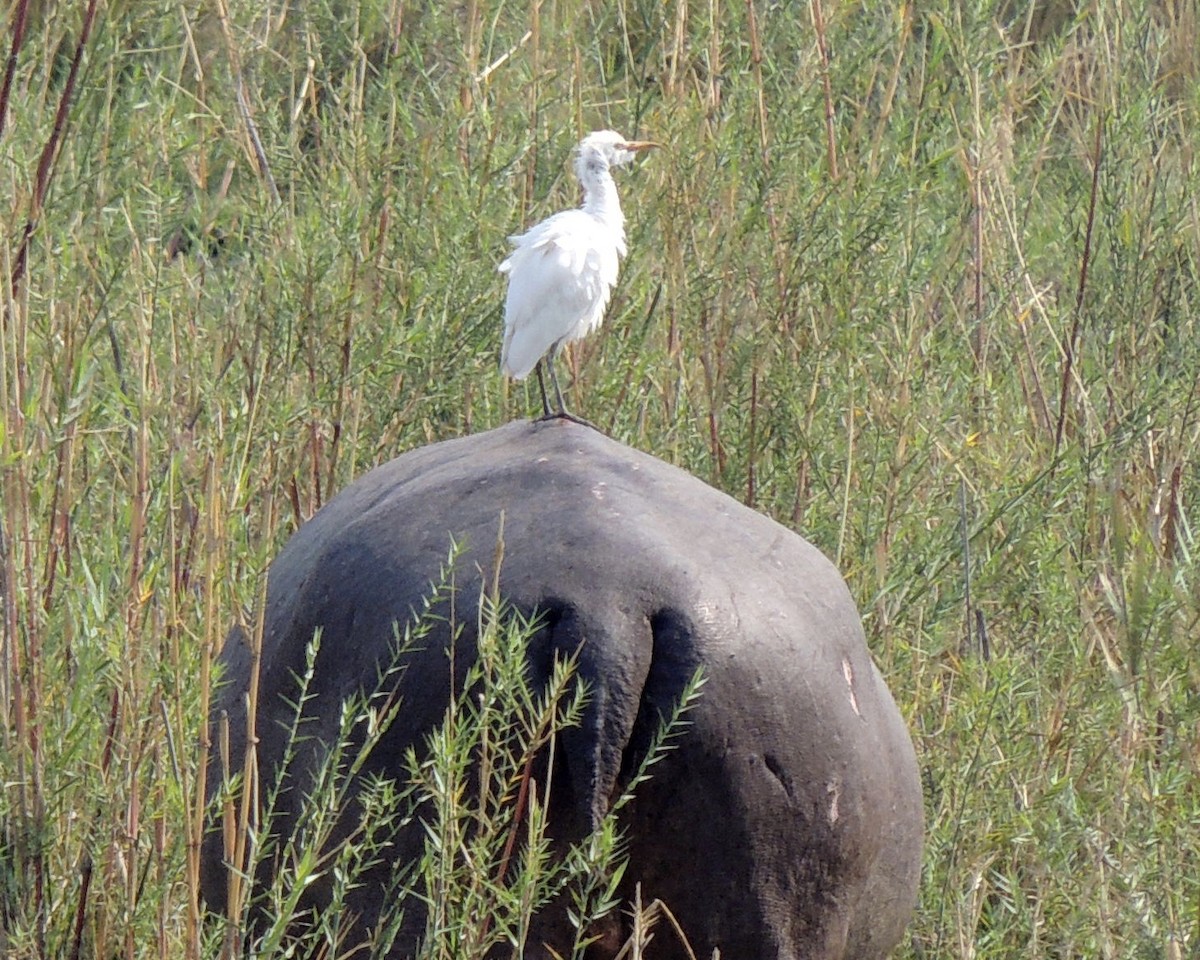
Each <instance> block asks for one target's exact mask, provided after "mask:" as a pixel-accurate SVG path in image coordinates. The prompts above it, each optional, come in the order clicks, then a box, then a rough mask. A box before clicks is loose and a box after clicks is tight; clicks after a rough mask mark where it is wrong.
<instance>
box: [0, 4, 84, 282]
mask: <svg viewBox="0 0 1200 960" xmlns="http://www.w3.org/2000/svg"><path fill="white" fill-rule="evenodd" d="M19 15H20V14H19V13H18V16H19ZM95 19H96V0H88V5H87V11H86V12H85V13H84V15H83V26H82V27H81V28H80V31H79V40H78V42H76V44H75V55H74V56H73V57H72V58H71V69H70V71H69V72H68V73H67V81H66V83H64V84H63V92H62V96H60V97H59V98H58V110H57V111H56V112H55V114H54V128H53V129H52V130H51V131H50V139H48V140H47V141H46V146H45V147H43V148H42V155H41V157H40V158H39V159H38V165H37V174H36V176H35V177H34V182H33V198H32V199H31V200H30V203H29V219H28V220H26V221H25V231H24V233H23V234H22V235H21V245H20V247H18V248H17V257H16V262H15V263H14V264H13V268H12V278H11V280H10V286H11V287H12V291H13V295H14V296H16V292H17V290H18V288H19V287H20V285H21V278H22V277H23V276H24V275H25V265H26V263H27V262H28V260H29V241H30V240H31V239H32V237H33V231H34V230H36V229H37V223H38V218H39V216H40V215H41V212H42V202H43V201H44V200H45V199H46V190H47V188H48V187H49V185H50V171H51V168H52V167H53V165H54V158H55V156H56V155H57V153H58V145H59V143H61V142H62V136H63V133H64V132H66V129H67V117H68V115H69V114H70V109H71V96H72V94H74V92H75V81H76V79H77V78H78V76H79V64H80V62H81V61H82V60H83V50H84V47H86V46H87V42H88V37H90V36H91V33H92V23H93V22H94V21H95ZM5 95H6V96H7V90H6V92H5ZM5 106H7V103H6V104H5ZM0 116H2V115H0Z"/></svg>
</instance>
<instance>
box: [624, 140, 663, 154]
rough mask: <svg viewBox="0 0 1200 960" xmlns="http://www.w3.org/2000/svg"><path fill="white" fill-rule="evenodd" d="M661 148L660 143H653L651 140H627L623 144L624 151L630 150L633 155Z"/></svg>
mask: <svg viewBox="0 0 1200 960" xmlns="http://www.w3.org/2000/svg"><path fill="white" fill-rule="evenodd" d="M661 146H662V144H661V143H655V142H654V141H653V140H629V141H627V142H626V143H625V149H626V150H632V151H633V152H634V153H637V152H638V151H639V150H653V149H655V148H656V147H661Z"/></svg>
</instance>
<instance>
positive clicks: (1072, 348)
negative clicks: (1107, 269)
mask: <svg viewBox="0 0 1200 960" xmlns="http://www.w3.org/2000/svg"><path fill="white" fill-rule="evenodd" d="M1103 143H1104V116H1103V114H1101V115H1100V116H1098V117H1097V118H1096V142H1095V145H1094V146H1093V148H1092V191H1091V195H1090V196H1089V198H1088V215H1087V231H1086V232H1085V234H1084V237H1083V255H1082V257H1081V258H1080V262H1079V287H1078V289H1077V290H1076V292H1075V315H1074V317H1073V318H1072V320H1071V335H1070V337H1069V338H1068V339H1067V342H1066V343H1065V344H1064V349H1065V354H1064V356H1063V372H1062V387H1061V389H1060V390H1059V396H1058V423H1057V424H1056V426H1055V428H1054V456H1055V458H1056V459H1057V457H1058V451H1059V448H1060V447H1061V445H1062V435H1063V424H1064V422H1065V421H1066V417H1067V403H1068V401H1069V400H1070V390H1071V373H1072V370H1073V368H1074V364H1075V352H1076V350H1077V349H1078V346H1079V328H1080V324H1081V322H1082V320H1083V298H1084V295H1085V294H1086V293H1087V278H1088V266H1089V265H1090V264H1091V261H1092V228H1093V227H1094V226H1095V222H1096V197H1097V195H1098V194H1099V193H1100V161H1101V148H1102V146H1103Z"/></svg>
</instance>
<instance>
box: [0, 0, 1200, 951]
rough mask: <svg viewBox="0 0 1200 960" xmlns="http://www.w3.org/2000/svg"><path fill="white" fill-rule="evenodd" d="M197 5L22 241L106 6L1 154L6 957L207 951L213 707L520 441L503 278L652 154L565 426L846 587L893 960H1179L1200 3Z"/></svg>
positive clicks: (38, 20) (142, 6)
mask: <svg viewBox="0 0 1200 960" xmlns="http://www.w3.org/2000/svg"><path fill="white" fill-rule="evenodd" d="M197 6H201V5H194V4H183V3H172V2H167V0H146V2H138V3H132V2H127V0H125V2H123V0H112V2H110V3H108V4H102V5H100V7H99V8H98V9H99V13H98V17H97V20H96V22H95V25H94V27H93V29H92V32H91V36H90V37H89V39H88V41H87V44H86V48H85V50H84V54H83V59H82V61H81V67H80V70H79V74H78V79H77V82H76V84H75V87H74V90H73V93H72V95H71V97H70V100H69V104H68V105H69V108H70V109H69V114H68V122H67V125H66V126H65V127H64V128H62V129H61V138H60V141H59V148H58V150H57V153H56V155H55V157H54V162H53V166H52V167H50V168H48V176H47V179H46V190H45V193H44V202H43V203H42V204H41V206H40V209H35V200H36V198H37V195H38V193H39V188H38V185H37V169H38V160H39V157H40V156H41V155H42V153H43V150H44V148H45V145H46V144H47V142H48V141H50V140H51V138H52V133H53V131H54V130H55V128H56V124H55V113H56V111H57V109H58V107H59V103H60V100H61V98H62V97H63V95H64V91H65V90H66V83H67V76H68V73H69V68H70V63H71V58H72V55H73V52H74V49H75V43H76V39H77V38H78V36H79V31H80V23H81V17H82V16H83V13H82V10H81V9H80V7H81V5H79V4H62V3H52V2H39V3H31V4H29V8H30V10H29V13H30V16H29V24H28V28H27V34H26V38H25V43H24V45H23V47H22V49H21V51H20V55H19V57H18V58H17V61H16V71H15V75H14V77H15V79H14V85H13V93H12V97H11V100H10V102H9V104H8V109H7V114H6V116H5V126H4V129H3V133H2V135H0V161H2V162H0V207H2V208H3V209H4V210H5V211H6V212H7V216H6V217H5V223H6V226H5V228H4V230H3V231H0V274H2V275H3V276H4V277H6V278H7V277H11V276H12V275H13V272H14V270H15V268H16V264H17V262H18V259H19V257H20V253H21V249H22V242H23V241H22V237H23V235H24V233H25V225H26V223H27V221H29V222H32V223H33V229H32V232H31V233H30V240H29V245H28V250H27V257H28V259H27V267H26V269H25V271H24V275H23V276H22V277H21V279H20V282H19V283H17V284H15V286H14V285H13V284H10V283H5V285H4V286H3V287H2V288H0V289H2V290H3V292H4V297H3V300H2V301H0V310H2V327H0V354H2V357H0V397H2V400H0V404H2V410H3V414H2V418H0V470H2V472H0V487H2V497H3V512H2V518H3V519H2V525H0V532H2V534H3V542H2V544H0V553H2V556H3V568H2V576H0V588H2V590H0V592H2V595H3V613H4V616H3V625H4V626H3V630H4V633H3V657H2V658H0V659H2V662H0V693H2V694H3V696H2V697H0V702H2V703H3V707H2V710H3V718H2V719H3V722H2V723H0V730H2V734H0V737H2V739H0V769H2V771H3V775H2V777H0V780H2V785H0V820H2V826H3V846H2V847H0V920H2V923H0V927H2V928H3V929H4V930H5V931H6V932H5V934H4V935H5V936H6V937H7V938H8V941H7V943H6V944H5V945H4V948H3V949H4V950H5V951H6V953H7V954H8V955H12V956H17V957H26V956H30V957H51V956H53V957H60V956H71V955H72V944H73V943H75V942H76V940H77V939H78V942H79V943H81V944H82V949H81V955H83V956H92V955H95V956H103V957H105V958H107V957H110V956H114V955H118V954H119V955H122V956H125V957H127V958H130V960H132V958H133V957H135V956H156V957H157V956H164V957H165V956H179V955H183V954H184V952H185V950H186V949H188V947H187V944H189V943H190V942H191V941H190V940H189V937H190V933H189V931H190V930H192V929H193V928H192V926H190V924H191V923H192V921H190V920H189V903H190V900H191V896H192V890H193V882H194V881H192V880H191V879H190V873H189V870H188V869H187V866H186V864H187V860H188V855H189V851H188V838H189V836H190V835H191V831H193V830H194V821H195V810H196V801H195V784H196V775H197V763H198V756H199V752H200V749H199V742H200V723H201V718H202V716H203V710H202V703H203V702H204V701H205V699H206V694H207V683H208V680H207V673H206V669H207V667H206V664H207V663H208V662H209V661H210V659H211V657H212V654H213V651H214V650H215V649H216V648H217V646H218V645H219V643H220V641H221V638H222V637H223V635H224V633H225V630H226V629H227V627H228V626H229V625H230V624H231V623H233V622H235V621H237V620H238V619H239V618H240V617H244V616H245V613H244V611H246V610H247V609H252V608H253V607H254V606H255V604H256V603H257V601H258V598H259V593H260V590H261V588H262V584H263V576H262V574H263V571H264V569H265V566H266V564H267V563H268V561H269V559H270V557H271V556H272V555H273V554H274V552H275V551H276V550H277V549H278V547H279V546H280V545H281V544H282V542H283V541H284V540H285V539H286V538H287V537H288V536H289V535H290V534H291V532H292V531H294V530H295V528H296V526H297V525H298V524H299V523H300V522H302V521H303V520H304V519H305V518H306V517H307V516H309V515H311V513H312V512H313V511H314V510H316V509H317V508H318V507H319V506H320V504H321V503H322V502H323V501H324V500H326V499H327V498H328V497H329V496H330V495H331V493H332V492H334V491H336V490H337V489H339V488H341V487H342V486H344V485H345V484H346V483H347V482H349V480H350V479H352V478H353V477H354V476H356V475H357V474H359V473H361V472H363V471H364V470H366V469H368V468H369V467H370V466H372V465H373V464H375V463H378V462H381V461H383V460H386V459H388V458H390V457H392V456H394V455H396V454H398V453H401V452H403V451H405V450H408V449H411V448H413V447H415V446H418V445H420V444H423V443H427V442H430V441H435V440H439V439H444V438H447V437H453V436H458V435H461V434H462V433H464V432H470V431H478V430H483V429H487V428H489V427H492V426H495V425H497V424H499V423H502V422H504V421H505V420H508V419H511V418H513V417H517V416H525V415H528V414H529V413H530V412H532V411H534V410H535V409H536V406H535V404H536V400H535V395H534V391H533V390H531V389H530V388H528V387H526V386H524V385H514V384H506V383H504V382H503V381H502V380H501V378H500V377H499V375H498V373H497V357H498V351H499V341H500V326H501V305H502V302H503V287H502V278H501V277H500V276H499V275H498V274H496V272H495V265H496V264H497V263H498V262H499V260H500V259H501V258H502V256H503V255H504V251H505V242H504V237H505V236H506V235H507V234H509V233H512V232H515V231H516V230H518V229H520V228H521V227H522V226H524V225H527V224H529V223H531V222H533V221H535V220H537V219H539V218H541V217H542V216H544V215H545V214H547V213H549V212H551V211H553V210H555V209H557V208H560V207H561V206H563V205H566V204H569V203H573V202H574V201H575V198H576V194H575V186H574V184H573V182H572V181H571V179H570V177H569V174H568V166H569V164H568V157H569V153H570V150H571V148H572V146H573V145H574V143H575V141H576V140H577V139H578V137H579V135H580V134H582V133H584V132H586V131H588V130H590V129H594V128H599V127H605V126H612V127H614V128H616V129H619V130H621V131H622V132H624V133H626V134H628V135H630V136H633V135H638V136H646V137H649V138H652V139H655V140H658V141H660V142H662V143H664V144H666V145H667V146H666V149H665V150H662V151H659V152H657V153H656V154H654V155H651V156H648V157H646V158H645V159H644V160H643V161H640V162H639V164H638V165H637V166H636V168H635V169H634V170H633V171H632V172H630V173H629V174H628V175H626V176H624V177H623V178H622V182H621V184H620V189H621V191H622V196H623V199H624V204H625V210H626V214H627V217H628V220H629V225H628V229H629V235H630V257H629V259H628V261H627V262H626V264H625V268H624V271H623V274H622V280H621V283H620V286H619V288H618V291H617V295H616V297H615V299H614V302H613V305H612V308H611V310H610V314H609V318H608V321H607V323H606V325H605V327H604V328H603V329H602V331H601V333H600V334H599V335H598V336H596V337H594V338H592V339H590V340H589V341H587V342H585V343H584V344H583V345H582V346H581V347H580V348H579V349H577V350H575V351H574V352H573V353H572V354H571V355H570V357H569V364H568V366H569V369H570V370H571V371H572V372H573V373H574V374H575V375H576V376H575V378H574V380H573V384H572V386H571V387H570V388H569V390H568V400H569V401H571V402H573V404H574V406H575V407H576V408H577V409H579V410H580V411H581V412H583V413H584V414H585V415H586V416H588V417H589V418H591V419H593V420H594V421H595V422H597V423H599V424H602V425H603V426H604V427H605V428H606V429H608V430H609V431H610V432H611V433H612V434H613V435H614V436H615V437H617V438H618V439H620V440H623V441H625V442H628V443H631V444H633V445H634V446H637V447H638V448H640V449H643V450H646V451H649V452H651V453H654V454H656V455H658V456H660V457H663V458H664V459H666V460H669V461H671V462H674V463H677V464H679V465H680V466H683V467H685V468H687V469H689V470H691V471H692V472H694V473H696V474H697V475H699V476H701V477H703V478H704V479H706V480H708V481H710V482H712V483H714V484H715V485H717V486H718V487H720V488H722V489H724V490H726V491H728V492H729V493H731V494H732V495H733V496H735V497H737V498H739V499H742V500H744V501H746V502H748V503H750V504H752V505H753V506H755V507H756V508H758V509H760V510H763V511H764V512H767V513H769V514H770V515H772V516H774V517H776V518H777V519H779V520H780V521H781V522H783V523H784V524H786V525H788V526H790V527H792V528H794V529H796V530H798V531H799V532H801V533H802V534H803V535H805V536H806V537H808V538H809V539H810V540H812V541H813V542H814V543H816V544H817V545H818V546H820V547H821V548H822V549H823V550H824V551H825V552H826V553H827V554H829V555H830V556H831V557H833V558H834V559H835V560H836V561H837V563H838V565H839V567H840V569H841V570H842V571H843V572H844V574H845V576H846V578H847V580H848V582H849V583H850V586H851V589H852V590H853V592H854V595H855V597H856V598H857V600H858V602H859V604H860V607H861V609H862V611H863V616H864V621H865V625H866V628H867V634H868V639H869V642H870V644H871V648H872V651H873V653H874V654H875V657H876V659H877V660H878V662H879V663H880V665H881V667H882V669H883V670H884V672H885V674H886V676H887V678H888V680H889V683H890V685H891V688H892V690H893V691H894V693H895V695H896V699H897V701H898V702H899V703H900V705H901V708H902V710H903V711H904V713H905V715H906V717H907V718H908V719H909V721H910V723H911V727H912V730H913V734H914V739H915V741H916V744H917V749H918V753H919V756H920V762H921V765H922V769H923V771H924V778H925V784H926V788H927V810H928V815H929V830H928V846H927V857H926V871H925V877H924V882H923V885H922V895H921V902H920V906H919V910H918V913H917V916H916V917H915V919H914V922H913V924H912V927H911V937H910V941H909V942H908V943H906V944H905V945H904V948H903V949H902V950H901V951H900V956H902V957H911V958H917V957H947V956H952V957H964V958H966V957H978V958H983V957H993V958H994V957H1016V956H1020V957H1069V956H1088V957H1090V956H1109V957H1160V956H1168V957H1177V956H1178V957H1182V956H1191V955H1193V954H1194V953H1195V952H1196V951H1197V950H1200V881H1198V880H1197V874H1196V870H1195V866H1194V865H1195V864H1196V863H1197V862H1198V861H1200V796H1198V795H1197V786H1196V784H1197V779H1196V772H1197V766H1198V765H1200V734H1198V733H1197V731H1198V730H1200V726H1198V723H1200V697H1198V695H1197V694H1198V690H1197V688H1198V686H1200V666H1198V665H1197V661H1196V658H1195V655H1194V652H1193V648H1194V643H1195V638H1196V637H1197V636H1198V635H1200V577H1198V576H1197V563H1198V561H1197V556H1196V554H1197V539H1196V529H1195V523H1196V521H1195V511H1194V504H1195V503H1196V502H1197V499H1198V497H1200V461H1198V458H1197V452H1196V451H1197V443H1198V441H1200V391H1198V388H1197V382H1198V380H1200V318H1198V308H1200V285H1198V279H1200V264H1198V259H1200V207H1198V204H1200V200H1198V198H1200V171H1198V168H1197V157H1196V154H1197V148H1198V147H1200V138H1198V136H1197V130H1200V56H1198V54H1197V49H1198V48H1200V31H1198V30H1197V23H1198V20H1197V17H1198V11H1197V9H1196V5H1195V4H1194V3H1191V2H1187V3H1179V4H1170V3H1145V4H1137V3H1125V2H1116V0H1096V2H1094V3H1088V4H1083V5H1080V6H1079V8H1078V9H1073V8H1070V7H1069V5H1066V4H1062V3H1042V4H1037V5H1034V6H1030V5H1029V4H1023V3H1016V2H1012V0H1006V2H989V0H980V2H978V3H973V4H965V5H964V4H956V3H950V2H943V0H933V2H931V3H927V4H920V5H895V6H892V7H890V8H888V9H876V8H875V7H873V6H871V5H856V4H849V5H847V4H842V5H833V4H829V3H827V2H826V3H823V4H821V6H820V7H814V6H812V5H794V6H788V5H768V4H764V3H754V4H753V5H749V4H747V3H733V2H729V0H725V2H723V3H722V2H719V0H711V2H708V3H698V2H692V3H687V2H684V0H678V2H670V3H658V2H651V0H614V2H611V3H602V2H601V3H583V2H566V0H562V2H550V3H544V4H542V6H541V7H540V8H538V12H537V13H534V11H533V10H532V9H531V8H530V6H529V5H526V4H500V3H487V2H485V0H469V2H465V3H462V4H458V5H456V6H454V7H452V8H450V9H447V10H442V9H440V8H439V9H436V10H432V9H431V10H429V11H426V10H425V9H424V7H425V5H420V4H407V3H404V2H403V0H361V2H355V0H338V2H335V0H324V2H321V0H313V2H306V3H299V4H292V5H288V6H287V7H286V8H285V7H284V5H282V4H270V5H267V6H266V7H264V5H262V4H251V3H246V2H243V0H232V2H230V3H229V10H228V17H227V18H223V17H222V16H221V15H220V14H219V12H218V10H219V9H220V7H221V5H219V4H218V5H211V4H206V5H202V7H203V9H202V11H200V12H198V11H197V9H196V7H197ZM20 7H21V4H20V3H19V2H18V0H9V2H8V3H6V4H5V5H4V6H3V8H2V9H3V10H4V17H5V20H4V22H5V24H6V26H8V27H10V28H11V25H12V22H13V19H14V16H15V12H16V11H17V10H18V9H19V8H20ZM817 9H819V10H820V11H821V13H822V14H823V17H822V29H821V31H820V35H822V36H823V38H824V43H823V45H822V44H821V43H819V42H818V37H819V34H818V31H817V30H816V29H815V27H814V22H813V16H812V14H813V12H814V10H817ZM285 10H286V16H285V15H284V13H285ZM265 11H270V12H271V13H272V15H273V16H272V18H271V19H268V18H267V17H266V16H265ZM751 14H753V16H752V15H751ZM527 32H528V33H529V35H528V37H526V34H527ZM9 36H11V29H9V30H6V31H5V37H6V40H5V51H6V52H7V43H8V40H7V38H8V37H9ZM822 46H823V47H824V50H825V51H826V53H827V57H826V58H823V57H822V53H821V51H822ZM239 77H240V80H239ZM239 84H240V87H241V90H242V100H243V102H244V108H240V107H239V98H238V93H237V90H238V87H239ZM248 120H249V121H250V122H248ZM251 128H252V129H253V131H254V133H253V135H252V134H251ZM1097 134H1099V140H1098V142H1099V147H1100V149H1099V152H1098V153H1097V151H1096V144H1097ZM255 138H256V139H257V140H258V142H259V144H260V145H261V154H262V156H261V158H260V157H259V152H258V149H257V148H256V146H255V144H254V139H255ZM263 159H265V161H266V163H265V165H263V164H262V163H261V160H263ZM1097 159H1098V160H1099V165H1098V170H1097ZM1094 174H1095V176H1094ZM1089 223H1090V224H1091V226H1090V230H1089ZM180 231H183V233H185V234H187V235H189V236H190V237H191V238H192V243H191V249H190V251H189V252H187V253H186V254H184V255H181V256H177V257H175V258H174V259H169V258H168V256H167V254H168V251H169V248H171V247H172V246H173V245H176V244H178V239H177V235H179V234H180ZM211 249H217V250H218V251H219V252H218V255H217V256H215V257H208V256H205V255H204V254H205V253H206V252H209V251H210V250H211ZM1081 277H1082V279H1081ZM1064 374H1066V375H1065V376H1064ZM1060 423H1061V427H1060ZM964 529H965V531H966V535H967V538H968V542H969V550H964V536H963V534H964ZM968 577H969V578H968ZM968 583H969V595H970V602H971V608H970V611H969V615H968V609H967V592H968V590H967V588H968ZM977 617H981V618H982V622H983V623H984V624H985V626H986V630H987V636H988V639H989V645H990V657H989V658H987V659H985V658H983V657H982V656H981V655H980V653H979V643H978V636H977V634H976V633H975V632H974V630H972V634H971V638H970V642H968V637H967V633H966V624H967V623H968V622H970V623H971V624H972V625H974V624H975V623H976V622H977V621H976V618H977ZM77 921H78V924H79V925H78V928H77V926H76V924H77ZM77 929H78V931H79V934H78V937H77V933H76V930H77ZM648 955H649V956H651V957H652V955H653V954H652V950H651V952H650V953H649V954H648Z"/></svg>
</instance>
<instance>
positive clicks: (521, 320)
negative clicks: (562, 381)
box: [499, 130, 655, 416]
mask: <svg viewBox="0 0 1200 960" xmlns="http://www.w3.org/2000/svg"><path fill="white" fill-rule="evenodd" d="M653 146H655V144H653V143H649V142H645V141H627V140H626V139H625V138H624V137H622V136H621V135H620V134H619V133H616V132H614V131H612V130H601V131H599V132H597V133H592V134H589V135H588V136H587V137H585V138H584V139H583V141H582V142H580V144H579V147H578V150H577V151H576V156H575V173H576V176H578V177H579V182H580V184H581V185H582V186H583V206H582V207H580V208H579V209H577V210H564V211H563V212H562V213H556V214H554V216H552V217H548V218H547V219H545V220H543V221H542V222H541V223H539V224H538V225H537V226H535V227H533V228H531V229H530V230H529V231H528V232H526V233H523V234H520V235H518V236H512V237H509V240H510V241H511V242H512V244H513V247H514V249H513V251H512V253H511V254H509V256H508V258H507V259H506V260H505V261H504V262H503V263H502V264H500V267H499V269H500V272H501V273H504V274H507V275H508V296H507V299H506V300H505V305H504V347H503V349H502V351H501V354H500V369H501V370H502V371H503V372H504V373H505V374H507V375H508V376H510V377H512V378H513V379H515V380H523V379H525V377H527V376H529V374H530V372H531V371H532V370H533V369H534V368H535V367H536V368H537V371H538V381H539V384H541V389H542V405H543V407H544V409H545V413H546V415H547V416H551V411H550V403H549V400H548V398H547V396H546V387H545V383H544V381H542V378H541V374H542V371H541V367H540V366H539V362H540V361H541V360H542V358H543V357H546V358H547V359H546V362H547V363H548V364H549V365H550V378H551V380H552V381H553V382H554V390H555V393H556V399H557V400H558V414H559V415H560V416H569V414H567V410H566V405H565V404H564V402H563V397H562V390H561V389H559V386H558V377H557V375H556V374H555V372H554V364H553V361H554V358H555V357H556V356H558V353H559V351H560V350H562V348H563V346H564V345H565V344H567V343H570V342H572V341H573V340H578V339H580V338H581V337H585V336H587V334H589V333H591V332H592V331H593V330H595V329H596V328H597V327H598V326H599V325H600V323H601V321H602V320H603V319H604V311H605V309H606V308H607V307H608V300H609V297H610V296H611V294H612V288H613V285H614V284H615V283H616V282H617V272H618V269H619V267H620V263H621V258H622V257H623V256H625V252H626V248H625V217H624V215H623V214H622V213H621V202H620V200H619V198H618V197H617V187H616V184H615V183H614V182H613V178H612V173H611V168H612V167H614V166H620V165H623V164H627V163H629V162H630V161H631V160H632V159H633V157H634V154H635V153H636V152H637V151H639V150H644V149H646V148H648V147H653Z"/></svg>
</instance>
